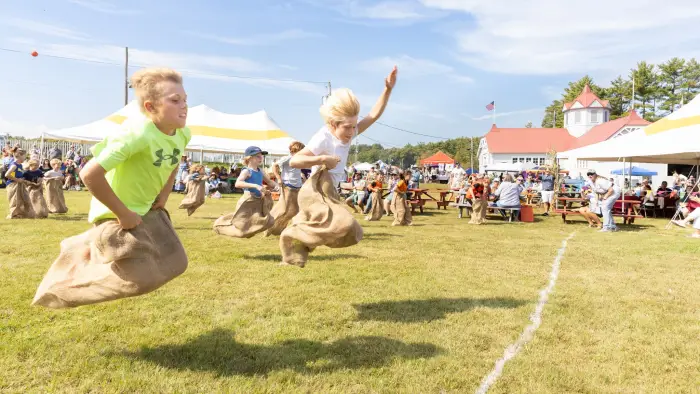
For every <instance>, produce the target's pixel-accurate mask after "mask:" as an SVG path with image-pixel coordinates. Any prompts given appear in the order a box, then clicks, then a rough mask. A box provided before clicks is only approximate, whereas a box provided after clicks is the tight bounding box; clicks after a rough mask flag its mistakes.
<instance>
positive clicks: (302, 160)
mask: <svg viewBox="0 0 700 394" xmlns="http://www.w3.org/2000/svg"><path fill="white" fill-rule="evenodd" d="M338 163H340V157H338V156H328V155H318V156H316V155H314V153H313V152H311V150H309V148H304V149H302V150H301V151H300V152H299V153H297V154H296V155H294V156H292V159H291V160H290V161H289V165H290V166H292V167H293V168H302V169H303V168H311V167H313V166H321V165H324V164H325V165H326V167H327V168H328V169H329V170H332V169H334V168H335V167H336V166H337V165H338Z"/></svg>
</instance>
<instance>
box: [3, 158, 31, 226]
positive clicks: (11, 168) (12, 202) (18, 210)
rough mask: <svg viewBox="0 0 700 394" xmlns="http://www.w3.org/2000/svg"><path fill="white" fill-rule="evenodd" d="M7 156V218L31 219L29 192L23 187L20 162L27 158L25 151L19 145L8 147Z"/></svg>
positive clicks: (22, 171)
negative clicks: (8, 209) (8, 210)
mask: <svg viewBox="0 0 700 394" xmlns="http://www.w3.org/2000/svg"><path fill="white" fill-rule="evenodd" d="M9 157H10V159H9V160H7V163H6V164H5V167H7V171H6V172H5V183H6V185H7V201H8V202H9V208H10V212H9V213H8V215H7V219H31V218H33V217H34V210H33V209H32V206H31V204H30V202H29V194H28V193H27V189H26V187H25V184H26V182H27V181H26V180H25V179H24V170H23V166H22V163H24V160H26V158H27V152H26V151H25V150H23V149H21V148H19V147H16V146H15V147H13V148H10V149H9Z"/></svg>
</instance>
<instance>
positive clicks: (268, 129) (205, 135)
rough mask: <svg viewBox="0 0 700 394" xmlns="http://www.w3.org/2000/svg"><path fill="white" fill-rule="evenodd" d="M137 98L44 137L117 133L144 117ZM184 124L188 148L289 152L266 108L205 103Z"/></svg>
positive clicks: (85, 138) (83, 138) (94, 137)
mask: <svg viewBox="0 0 700 394" xmlns="http://www.w3.org/2000/svg"><path fill="white" fill-rule="evenodd" d="M143 118H144V117H143V115H142V114H141V113H140V111H139V108H138V104H137V103H136V101H132V102H130V103H129V104H128V105H126V106H125V107H124V108H122V109H120V110H119V111H117V112H115V113H113V114H112V115H110V116H108V117H106V118H104V119H100V120H98V121H95V122H92V123H88V124H86V125H83V126H78V127H71V128H67V129H61V130H54V131H48V132H45V133H44V134H43V138H45V139H56V140H66V141H73V142H80V143H84V142H99V141H102V140H103V139H104V138H105V137H106V136H107V135H110V134H113V133H118V132H120V131H121V129H122V127H123V125H125V124H128V123H129V122H137V121H140V120H143ZM187 126H188V127H189V128H190V130H191V131H192V140H191V141H190V144H189V145H188V146H187V149H188V150H195V151H203V152H218V153H243V152H244V151H245V149H246V148H247V147H248V146H251V145H255V146H259V147H260V148H262V149H263V150H266V151H268V152H269V153H270V154H272V155H283V154H287V153H288V152H289V144H290V143H291V142H292V141H293V139H292V138H291V137H289V135H288V134H287V133H285V132H283V131H282V130H281V129H280V127H279V126H278V125H277V124H276V123H275V121H274V120H272V118H270V116H269V115H268V114H267V112H265V111H258V112H255V113H252V114H247V115H234V114H227V113H223V112H219V111H216V110H214V109H212V108H209V107H207V106H206V105H198V106H196V107H192V108H190V110H189V112H188V115H187Z"/></svg>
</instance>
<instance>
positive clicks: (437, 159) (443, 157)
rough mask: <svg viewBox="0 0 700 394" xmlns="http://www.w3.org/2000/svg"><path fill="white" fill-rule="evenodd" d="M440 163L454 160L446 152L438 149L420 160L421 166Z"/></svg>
mask: <svg viewBox="0 0 700 394" xmlns="http://www.w3.org/2000/svg"><path fill="white" fill-rule="evenodd" d="M440 164H455V160H454V159H453V158H451V157H450V156H449V155H447V154H446V153H443V152H442V151H438V152H437V153H436V154H434V155H432V156H430V157H427V158H425V159H423V160H421V161H420V165H422V166H437V165H440Z"/></svg>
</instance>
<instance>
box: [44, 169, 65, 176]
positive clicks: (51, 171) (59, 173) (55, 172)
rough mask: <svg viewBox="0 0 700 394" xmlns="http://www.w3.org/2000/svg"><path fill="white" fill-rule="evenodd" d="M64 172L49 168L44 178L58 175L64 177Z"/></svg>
mask: <svg viewBox="0 0 700 394" xmlns="http://www.w3.org/2000/svg"><path fill="white" fill-rule="evenodd" d="M62 176H63V173H61V172H60V171H54V170H49V171H46V173H44V178H57V177H62Z"/></svg>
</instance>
